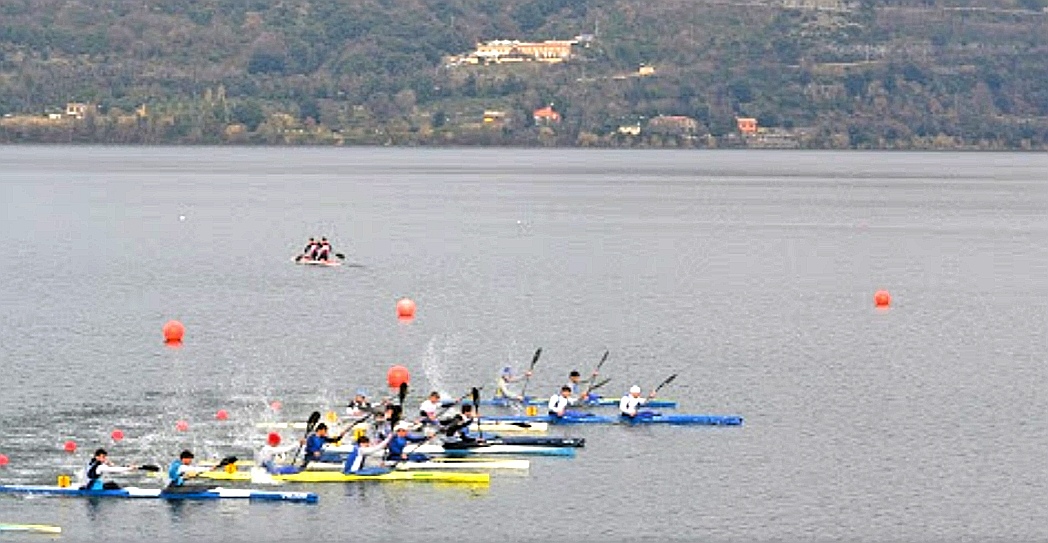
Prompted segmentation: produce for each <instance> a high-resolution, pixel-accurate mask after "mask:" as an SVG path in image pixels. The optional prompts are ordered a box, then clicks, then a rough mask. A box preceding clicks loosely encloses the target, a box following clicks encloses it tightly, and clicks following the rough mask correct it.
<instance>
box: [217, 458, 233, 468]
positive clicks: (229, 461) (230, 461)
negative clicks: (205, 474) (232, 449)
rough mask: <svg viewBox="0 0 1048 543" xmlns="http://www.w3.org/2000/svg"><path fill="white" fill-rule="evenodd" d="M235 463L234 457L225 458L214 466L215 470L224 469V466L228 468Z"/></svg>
mask: <svg viewBox="0 0 1048 543" xmlns="http://www.w3.org/2000/svg"><path fill="white" fill-rule="evenodd" d="M236 463H237V457H235V456H227V457H225V458H223V459H222V460H221V461H219V463H218V465H216V466H215V469H219V468H224V467H226V466H228V465H230V464H236Z"/></svg>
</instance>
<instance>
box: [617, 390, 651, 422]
mask: <svg viewBox="0 0 1048 543" xmlns="http://www.w3.org/2000/svg"><path fill="white" fill-rule="evenodd" d="M654 397H655V391H654V390H652V391H651V394H648V397H647V398H642V397H641V395H640V386H638V385H633V386H631V387H630V392H629V394H627V395H625V396H623V397H622V399H621V400H619V415H621V416H623V417H630V418H633V417H636V416H637V413H638V411H637V408H639V407H640V406H642V405H644V404H646V403H648V400H650V399H652V398H654Z"/></svg>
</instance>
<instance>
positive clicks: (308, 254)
mask: <svg viewBox="0 0 1048 543" xmlns="http://www.w3.org/2000/svg"><path fill="white" fill-rule="evenodd" d="M316 245H317V241H316V239H314V238H312V237H311V238H309V243H307V244H306V248H305V249H302V256H300V257H298V258H299V259H300V260H301V259H305V260H313V250H314V248H315V247H316Z"/></svg>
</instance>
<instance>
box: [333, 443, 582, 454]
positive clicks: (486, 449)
mask: <svg viewBox="0 0 1048 543" xmlns="http://www.w3.org/2000/svg"><path fill="white" fill-rule="evenodd" d="M352 450H353V447H352V446H328V447H325V448H324V452H325V453H328V454H347V453H349V452H351V451H352ZM409 452H413V453H419V454H426V455H438V456H439V455H444V456H467V455H475V454H481V455H487V454H495V455H502V454H517V455H535V456H575V449H574V448H573V447H545V446H541V445H473V446H462V445H457V444H451V443H446V444H445V445H436V444H431V443H426V444H423V445H420V446H418V447H412V448H411V449H409Z"/></svg>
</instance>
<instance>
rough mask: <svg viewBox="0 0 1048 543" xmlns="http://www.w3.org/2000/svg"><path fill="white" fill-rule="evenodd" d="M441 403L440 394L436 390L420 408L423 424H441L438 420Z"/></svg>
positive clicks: (420, 417) (419, 412)
mask: <svg viewBox="0 0 1048 543" xmlns="http://www.w3.org/2000/svg"><path fill="white" fill-rule="evenodd" d="M440 403H441V402H440V393H439V392H437V391H435V390H434V391H433V392H430V393H429V398H426V401H424V402H422V405H419V406H418V414H419V419H420V422H421V423H422V424H440V421H439V420H437V411H439V410H440Z"/></svg>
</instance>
